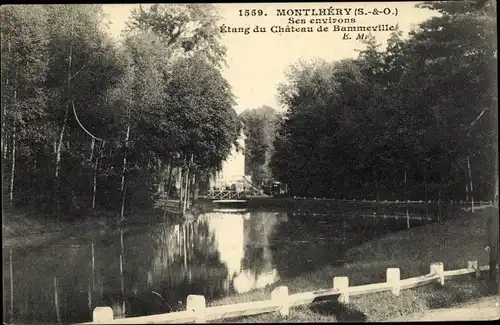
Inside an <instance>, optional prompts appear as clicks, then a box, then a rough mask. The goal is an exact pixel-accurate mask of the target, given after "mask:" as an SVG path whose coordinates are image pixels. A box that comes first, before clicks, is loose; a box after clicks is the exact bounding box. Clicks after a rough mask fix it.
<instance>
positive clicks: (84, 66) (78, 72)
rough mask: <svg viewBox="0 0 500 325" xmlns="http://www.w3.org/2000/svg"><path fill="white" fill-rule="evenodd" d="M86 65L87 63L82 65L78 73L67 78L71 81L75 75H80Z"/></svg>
mask: <svg viewBox="0 0 500 325" xmlns="http://www.w3.org/2000/svg"><path fill="white" fill-rule="evenodd" d="M86 65H87V63H85V64H84V65H82V67H81V68H80V69H78V71H77V72H76V73H75V74H74V75H72V76H71V77H69V80H71V79H73V78H74V77H76V75H77V74H79V73H80V71H82V70H83V68H85V66H86Z"/></svg>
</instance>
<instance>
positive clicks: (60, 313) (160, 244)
mask: <svg viewBox="0 0 500 325" xmlns="http://www.w3.org/2000/svg"><path fill="white" fill-rule="evenodd" d="M423 222H425V221H418V220H415V221H412V226H417V225H419V224H422V223H423ZM405 227H406V220H405V219H398V220H393V219H389V218H388V219H384V218H362V217H353V216H348V217H346V216H345V215H308V214H304V213H302V214H292V213H284V212H279V213H277V212H221V211H218V212H209V213H205V214H203V215H200V216H199V217H198V218H197V219H196V220H193V221H186V222H183V223H171V224H167V223H163V224H156V225H154V226H148V227H141V228H134V229H131V228H123V229H118V230H112V231H94V232H88V233H85V234H81V236H80V237H78V238H71V239H67V240H63V241H61V242H60V243H58V245H52V246H49V247H45V248H43V249H38V250H34V251H31V252H27V253H22V254H21V252H16V251H15V250H14V251H13V263H12V273H13V277H12V279H11V277H10V263H9V259H8V255H9V254H8V250H5V251H4V277H3V281H4V322H10V321H11V320H12V321H13V322H14V323H16V322H17V323H51V324H54V323H57V322H62V323H69V322H84V321H91V319H92V316H91V315H92V310H93V309H94V308H95V307H96V306H110V307H112V308H113V311H114V315H115V317H123V316H127V317H130V316H140V315H149V314H157V313H165V312H170V311H173V310H184V308H185V306H184V304H185V301H186V297H187V295H189V294H201V295H204V296H205V297H206V299H207V300H208V301H210V300H214V299H217V298H220V297H223V296H227V295H231V294H235V293H242V292H247V291H250V290H253V289H256V288H263V287H265V286H266V285H271V284H273V283H274V282H276V281H277V280H278V279H279V278H280V277H290V276H297V275H300V274H302V273H304V272H309V271H313V270H315V269H317V268H320V267H323V266H326V265H341V264H342V263H343V262H344V253H345V251H346V249H348V248H349V247H353V246H355V245H357V244H359V243H362V242H363V241H366V240H369V239H370V238H373V237H375V236H380V235H382V234H384V233H386V232H388V231H396V230H399V229H404V228H405ZM11 281H12V283H13V285H12V286H11V285H10V283H11ZM326 286H328V284H325V287H326ZM11 288H13V292H12V295H13V299H12V300H11V299H10V296H11V291H10V290H11ZM318 289H319V288H318ZM11 306H13V308H11Z"/></svg>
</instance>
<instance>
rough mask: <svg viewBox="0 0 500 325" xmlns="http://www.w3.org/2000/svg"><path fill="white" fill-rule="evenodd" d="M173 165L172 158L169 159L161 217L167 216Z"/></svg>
mask: <svg viewBox="0 0 500 325" xmlns="http://www.w3.org/2000/svg"><path fill="white" fill-rule="evenodd" d="M173 169H174V167H173V166H172V160H170V164H169V166H168V180H167V188H166V195H165V205H164V206H163V219H164V220H165V218H166V217H167V207H168V198H169V196H170V188H171V187H172V186H171V182H172V171H173Z"/></svg>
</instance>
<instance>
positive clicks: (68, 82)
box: [55, 26, 73, 216]
mask: <svg viewBox="0 0 500 325" xmlns="http://www.w3.org/2000/svg"><path fill="white" fill-rule="evenodd" d="M72 34H73V26H71V34H70V35H72ZM72 60H73V48H72V46H71V42H70V43H69V54H68V73H67V80H66V87H67V89H66V91H67V102H66V104H65V106H66V107H65V112H64V121H63V125H62V128H61V132H60V134H59V143H58V144H57V152H56V170H55V181H56V213H57V215H58V216H59V212H60V196H61V195H60V194H61V193H60V190H61V189H60V177H59V171H60V165H61V151H62V146H63V141H64V132H65V131H66V126H67V124H68V110H69V108H68V107H69V101H70V98H71V67H72V63H73V62H72Z"/></svg>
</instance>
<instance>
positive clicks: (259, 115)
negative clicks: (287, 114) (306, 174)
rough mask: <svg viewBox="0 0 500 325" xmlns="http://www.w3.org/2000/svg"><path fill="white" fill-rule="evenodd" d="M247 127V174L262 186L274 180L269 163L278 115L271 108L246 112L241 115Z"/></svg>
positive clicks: (266, 107) (262, 107)
mask: <svg viewBox="0 0 500 325" xmlns="http://www.w3.org/2000/svg"><path fill="white" fill-rule="evenodd" d="M240 119H241V121H242V122H243V124H244V125H245V135H246V140H245V174H247V175H252V182H253V183H254V184H255V185H257V186H260V185H262V184H263V183H265V182H269V181H271V180H272V175H271V170H270V168H269V161H270V159H271V155H272V153H273V151H274V148H273V142H274V138H275V133H276V129H277V126H278V121H279V117H278V113H277V112H276V111H275V110H274V108H272V107H270V106H266V105H264V106H261V107H259V108H254V109H250V110H245V111H243V112H242V113H241V114H240Z"/></svg>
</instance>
